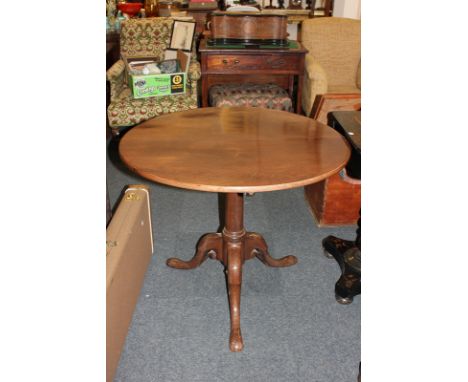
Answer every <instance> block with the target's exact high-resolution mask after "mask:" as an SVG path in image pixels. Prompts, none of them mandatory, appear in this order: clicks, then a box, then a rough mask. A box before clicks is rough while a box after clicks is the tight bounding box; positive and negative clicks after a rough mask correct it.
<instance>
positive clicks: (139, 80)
mask: <svg viewBox="0 0 468 382" xmlns="http://www.w3.org/2000/svg"><path fill="white" fill-rule="evenodd" d="M174 58H177V59H178V60H179V63H180V67H181V68H180V71H178V72H177V73H170V74H148V75H144V74H141V75H132V74H130V73H129V71H128V64H129V63H130V62H134V61H141V60H151V59H154V57H126V58H125V57H124V62H125V64H126V67H127V79H128V86H129V87H130V89H132V94H133V97H134V98H136V99H138V98H148V97H161V96H167V95H177V94H185V92H186V84H187V77H188V67H189V64H190V53H187V52H183V51H181V50H177V51H172V50H166V52H165V57H164V59H165V60H169V59H174Z"/></svg>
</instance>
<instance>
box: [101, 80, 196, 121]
mask: <svg viewBox="0 0 468 382" xmlns="http://www.w3.org/2000/svg"><path fill="white" fill-rule="evenodd" d="M197 107H198V104H197V95H196V89H195V92H191V91H190V89H187V94H185V95H184V94H182V95H177V96H164V97H150V98H142V99H134V98H133V95H132V91H131V90H130V88H128V87H125V89H124V90H123V91H122V92H121V93H120V94H119V96H118V98H117V99H116V100H114V101H113V102H111V104H110V105H109V107H108V108H107V116H108V118H109V125H110V127H112V128H118V127H123V126H133V125H136V124H138V123H140V122H143V121H146V120H147V119H150V118H153V117H157V116H158V115H162V114H167V113H174V112H176V111H183V110H189V109H196V108H197Z"/></svg>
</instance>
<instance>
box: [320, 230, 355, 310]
mask: <svg viewBox="0 0 468 382" xmlns="http://www.w3.org/2000/svg"><path fill="white" fill-rule="evenodd" d="M322 246H323V248H324V250H325V255H326V256H327V257H329V258H334V259H335V260H336V262H337V263H338V264H339V266H340V268H341V277H340V278H339V279H338V281H337V282H336V284H335V298H336V301H337V302H339V303H340V304H350V303H351V302H353V298H354V296H356V295H358V294H360V293H361V250H360V249H359V247H358V246H357V245H356V242H355V241H350V240H344V239H340V238H338V237H335V236H331V235H330V236H327V237H326V238H325V239H323V241H322Z"/></svg>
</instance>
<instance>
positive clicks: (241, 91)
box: [209, 84, 292, 111]
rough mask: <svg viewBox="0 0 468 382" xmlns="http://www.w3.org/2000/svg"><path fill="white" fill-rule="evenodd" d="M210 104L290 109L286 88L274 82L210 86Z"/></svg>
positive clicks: (290, 102) (290, 103) (290, 104)
mask: <svg viewBox="0 0 468 382" xmlns="http://www.w3.org/2000/svg"><path fill="white" fill-rule="evenodd" d="M209 99H210V105H211V106H218V107H221V106H252V107H263V108H267V109H276V110H285V111H292V101H291V98H290V97H289V94H288V92H287V91H286V90H284V89H283V88H281V87H279V86H278V85H274V84H224V85H214V86H212V87H211V88H210V92H209Z"/></svg>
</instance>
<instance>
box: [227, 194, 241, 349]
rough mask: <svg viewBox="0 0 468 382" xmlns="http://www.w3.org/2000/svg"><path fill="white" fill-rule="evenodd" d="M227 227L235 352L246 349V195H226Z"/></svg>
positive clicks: (228, 272) (228, 274) (230, 302)
mask: <svg viewBox="0 0 468 382" xmlns="http://www.w3.org/2000/svg"><path fill="white" fill-rule="evenodd" d="M225 209H226V212H225V219H226V221H225V225H224V229H223V244H224V254H223V255H224V261H223V262H224V265H226V267H227V269H226V272H227V284H228V296H229V312H230V316H231V333H230V335H229V349H230V350H231V351H233V352H238V351H241V350H242V349H243V348H244V343H243V340H242V334H241V329H240V296H241V285H242V264H243V263H244V247H245V235H246V232H245V229H244V195H243V194H235V193H229V194H226V207H225Z"/></svg>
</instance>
